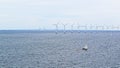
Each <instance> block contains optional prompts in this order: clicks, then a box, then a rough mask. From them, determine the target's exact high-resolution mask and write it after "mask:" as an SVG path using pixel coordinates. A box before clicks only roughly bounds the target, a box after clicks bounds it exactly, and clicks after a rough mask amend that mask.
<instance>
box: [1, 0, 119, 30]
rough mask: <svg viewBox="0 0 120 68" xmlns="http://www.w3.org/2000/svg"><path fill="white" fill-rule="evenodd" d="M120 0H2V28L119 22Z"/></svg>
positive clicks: (38, 27)
mask: <svg viewBox="0 0 120 68" xmlns="http://www.w3.org/2000/svg"><path fill="white" fill-rule="evenodd" d="M119 18H120V0H0V30H4V29H5V30H9V29H54V28H55V26H54V25H53V24H56V23H59V25H60V27H61V28H62V24H68V25H67V26H68V28H70V27H69V26H71V25H72V24H74V25H76V26H77V24H80V25H86V24H87V25H90V24H93V25H120V19H119Z"/></svg>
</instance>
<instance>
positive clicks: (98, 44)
mask: <svg viewBox="0 0 120 68" xmlns="http://www.w3.org/2000/svg"><path fill="white" fill-rule="evenodd" d="M84 46H88V50H83V49H82V48H83V47H84ZM0 68H120V31H66V32H64V31H58V32H57V33H56V31H50V30H48V31H40V30H0Z"/></svg>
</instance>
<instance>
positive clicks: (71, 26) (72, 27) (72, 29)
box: [71, 24, 74, 33]
mask: <svg viewBox="0 0 120 68" xmlns="http://www.w3.org/2000/svg"><path fill="white" fill-rule="evenodd" d="M73 27H74V24H72V25H71V33H73Z"/></svg>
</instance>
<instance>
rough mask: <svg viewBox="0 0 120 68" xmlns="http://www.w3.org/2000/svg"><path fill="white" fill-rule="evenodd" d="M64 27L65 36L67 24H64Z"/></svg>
mask: <svg viewBox="0 0 120 68" xmlns="http://www.w3.org/2000/svg"><path fill="white" fill-rule="evenodd" d="M62 25H63V30H64V34H66V26H67V24H62Z"/></svg>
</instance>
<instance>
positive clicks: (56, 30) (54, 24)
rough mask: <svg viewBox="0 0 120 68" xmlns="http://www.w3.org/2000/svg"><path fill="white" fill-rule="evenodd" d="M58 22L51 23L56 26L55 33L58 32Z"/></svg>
mask: <svg viewBox="0 0 120 68" xmlns="http://www.w3.org/2000/svg"><path fill="white" fill-rule="evenodd" d="M58 24H59V23H57V24H53V25H54V26H55V28H56V32H55V33H56V34H58Z"/></svg>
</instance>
